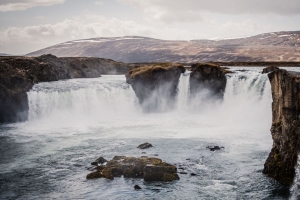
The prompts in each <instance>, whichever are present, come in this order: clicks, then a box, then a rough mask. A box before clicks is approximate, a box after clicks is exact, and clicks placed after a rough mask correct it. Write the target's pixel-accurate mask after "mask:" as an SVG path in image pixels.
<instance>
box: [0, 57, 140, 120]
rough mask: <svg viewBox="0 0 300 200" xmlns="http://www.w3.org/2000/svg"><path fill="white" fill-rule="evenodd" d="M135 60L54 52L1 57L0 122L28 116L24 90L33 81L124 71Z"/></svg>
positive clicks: (30, 85) (120, 72)
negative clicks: (82, 56) (81, 56)
mask: <svg viewBox="0 0 300 200" xmlns="http://www.w3.org/2000/svg"><path fill="white" fill-rule="evenodd" d="M134 67H135V65H134V64H125V63H119V62H115V61H113V60H109V59H101V58H57V57H55V56H53V55H42V56H40V57H36V58H29V57H1V58H0V123H6V122H18V121H24V120H26V119H27V116H28V102H27V101H28V100H27V91H29V90H30V89H31V88H32V86H33V85H34V84H35V83H38V82H45V81H57V80H62V79H70V78H94V77H100V76H101V74H125V72H126V71H128V70H130V69H132V68H134Z"/></svg>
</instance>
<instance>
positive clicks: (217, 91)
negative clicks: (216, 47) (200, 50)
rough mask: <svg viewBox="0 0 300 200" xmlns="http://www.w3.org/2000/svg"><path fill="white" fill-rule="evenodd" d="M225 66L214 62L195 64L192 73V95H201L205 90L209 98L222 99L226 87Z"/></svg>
mask: <svg viewBox="0 0 300 200" xmlns="http://www.w3.org/2000/svg"><path fill="white" fill-rule="evenodd" d="M226 73H228V71H226V70H225V69H224V68H221V67H220V66H218V65H214V64H209V63H206V64H201V63H197V64H193V65H192V73H191V75H190V94H191V97H192V98H193V97H199V94H200V93H203V92H205V96H206V97H207V98H216V99H222V98H223V96H224V92H225V88H226V82H227V79H226V76H225V74H226Z"/></svg>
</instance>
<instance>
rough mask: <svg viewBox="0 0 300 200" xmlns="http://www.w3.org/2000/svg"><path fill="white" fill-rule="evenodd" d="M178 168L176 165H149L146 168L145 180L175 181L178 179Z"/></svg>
mask: <svg viewBox="0 0 300 200" xmlns="http://www.w3.org/2000/svg"><path fill="white" fill-rule="evenodd" d="M178 179H179V177H178V174H177V168H176V167H175V166H158V165H147V166H146V167H145V168H144V180H145V181H167V182H169V181H173V180H178Z"/></svg>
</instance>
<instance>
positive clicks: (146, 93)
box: [126, 63, 185, 112]
mask: <svg viewBox="0 0 300 200" xmlns="http://www.w3.org/2000/svg"><path fill="white" fill-rule="evenodd" d="M184 72H185V68H184V67H183V66H182V65H179V64H174V63H162V64H154V65H147V66H141V67H139V68H135V69H133V70H130V71H129V72H128V73H127V74H126V81H127V83H129V84H131V86H132V88H133V90H134V92H135V94H136V96H137V97H138V99H139V102H140V104H141V106H142V108H143V110H144V111H148V112H152V111H162V110H168V109H170V108H172V107H173V106H174V103H175V99H176V98H175V97H176V94H177V86H178V82H179V78H180V75H181V73H184Z"/></svg>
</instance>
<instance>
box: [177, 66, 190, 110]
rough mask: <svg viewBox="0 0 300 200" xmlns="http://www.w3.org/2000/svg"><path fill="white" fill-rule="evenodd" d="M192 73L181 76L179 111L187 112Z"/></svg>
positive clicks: (178, 100)
mask: <svg viewBox="0 0 300 200" xmlns="http://www.w3.org/2000/svg"><path fill="white" fill-rule="evenodd" d="M190 73H191V72H190V71H187V70H186V71H185V72H184V73H183V74H181V76H180V79H179V84H178V96H177V109H178V110H181V111H182V110H185V109H186V108H187V105H188V96H189V84H190Z"/></svg>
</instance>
